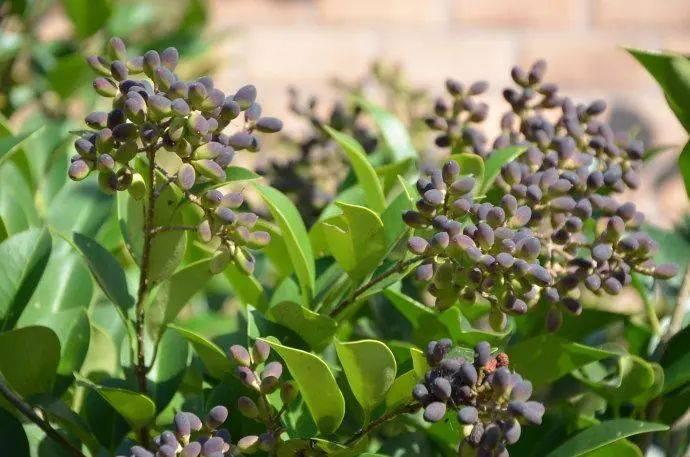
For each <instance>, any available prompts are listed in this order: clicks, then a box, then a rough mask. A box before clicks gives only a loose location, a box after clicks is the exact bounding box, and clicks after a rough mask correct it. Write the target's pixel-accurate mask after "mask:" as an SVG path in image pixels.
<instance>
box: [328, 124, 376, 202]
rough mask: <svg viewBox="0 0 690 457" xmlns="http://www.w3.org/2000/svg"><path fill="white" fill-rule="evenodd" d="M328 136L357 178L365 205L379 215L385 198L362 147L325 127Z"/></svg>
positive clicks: (348, 137) (346, 136) (345, 135)
mask: <svg viewBox="0 0 690 457" xmlns="http://www.w3.org/2000/svg"><path fill="white" fill-rule="evenodd" d="M325 129H326V131H327V132H328V134H329V135H331V137H332V138H333V139H334V140H335V142H336V143H338V145H340V147H341V148H342V149H343V151H344V152H345V155H347V158H348V160H349V161H350V164H351V165H352V168H353V170H354V172H355V175H356V176H357V181H359V184H360V186H362V189H364V193H365V197H366V199H367V204H368V205H369V207H370V208H371V209H372V210H374V211H375V212H376V213H378V214H381V213H382V212H383V210H384V209H385V208H386V197H385V196H384V194H383V187H381V181H379V178H378V176H376V171H375V170H374V167H373V166H372V165H371V163H369V160H368V159H367V156H366V153H365V152H364V149H362V146H361V145H360V144H359V143H358V142H357V140H355V139H354V138H352V137H351V136H349V135H347V134H345V133H342V132H338V131H337V130H334V129H332V128H330V127H328V126H326V127H325Z"/></svg>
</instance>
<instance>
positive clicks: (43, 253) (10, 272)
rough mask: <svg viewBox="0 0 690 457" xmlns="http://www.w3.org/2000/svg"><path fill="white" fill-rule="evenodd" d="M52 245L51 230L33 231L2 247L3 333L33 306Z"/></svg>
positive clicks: (0, 301)
mask: <svg viewBox="0 0 690 457" xmlns="http://www.w3.org/2000/svg"><path fill="white" fill-rule="evenodd" d="M51 244H52V243H51V238H50V233H49V232H48V230H47V229H43V230H39V229H30V230H27V231H25V232H21V233H18V234H16V235H13V236H11V237H9V238H7V239H6V240H5V241H3V242H2V243H0V259H2V261H1V262H0V329H2V328H11V327H12V326H13V325H14V323H15V322H16V321H17V319H18V318H19V316H20V314H21V313H22V311H23V310H24V307H25V306H26V304H27V303H28V302H29V299H30V298H31V295H32V294H33V293H34V290H35V289H36V286H37V285H38V282H39V280H40V279H41V275H42V274H43V271H44V270H45V267H46V264H47V263H48V259H49V257H50V250H51Z"/></svg>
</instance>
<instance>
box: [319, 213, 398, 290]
mask: <svg viewBox="0 0 690 457" xmlns="http://www.w3.org/2000/svg"><path fill="white" fill-rule="evenodd" d="M338 206H339V207H340V209H341V210H342V211H343V214H342V216H336V217H334V218H330V219H327V220H325V221H323V222H321V224H322V225H323V231H324V235H325V239H326V244H327V246H328V250H329V252H330V253H331V254H332V255H333V257H335V259H336V260H337V261H338V263H339V264H340V265H341V266H342V267H343V269H344V270H345V271H346V272H347V273H348V274H349V275H350V277H351V278H352V280H353V281H359V280H361V279H363V278H364V277H366V276H367V275H369V274H370V273H371V272H372V271H374V269H375V268H376V267H377V266H378V265H379V263H380V262H381V260H382V259H383V256H384V255H385V253H386V234H385V232H384V229H383V222H382V221H381V218H380V217H379V216H378V215H377V214H376V213H374V212H373V211H372V210H370V209H368V208H365V207H363V206H356V205H348V204H346V203H338Z"/></svg>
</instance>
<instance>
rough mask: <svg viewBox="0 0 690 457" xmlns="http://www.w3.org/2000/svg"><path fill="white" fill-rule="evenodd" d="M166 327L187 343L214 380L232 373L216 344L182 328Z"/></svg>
mask: <svg viewBox="0 0 690 457" xmlns="http://www.w3.org/2000/svg"><path fill="white" fill-rule="evenodd" d="M168 327H169V328H171V329H173V330H175V331H176V332H178V333H179V334H180V335H182V336H183V337H184V338H185V339H186V340H187V341H189V343H190V344H191V345H192V347H193V348H194V351H195V352H196V354H197V355H198V356H199V358H200V359H201V361H202V362H203V364H204V366H205V367H206V369H207V370H208V372H209V374H210V375H211V376H213V377H214V378H216V379H224V378H226V377H227V376H230V375H231V374H232V373H233V371H234V367H233V364H232V362H230V359H228V357H227V355H225V353H224V352H223V350H222V349H221V348H219V347H218V346H217V345H216V344H214V343H213V342H211V341H209V340H207V339H206V338H204V337H203V336H201V335H198V334H196V333H194V332H192V331H190V330H187V329H184V328H182V327H178V326H176V325H168Z"/></svg>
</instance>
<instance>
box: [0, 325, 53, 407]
mask: <svg viewBox="0 0 690 457" xmlns="http://www.w3.org/2000/svg"><path fill="white" fill-rule="evenodd" d="M0 348H4V350H2V351H0V374H2V376H3V377H4V378H5V380H6V381H7V383H8V384H9V385H10V387H12V388H13V389H14V390H15V391H16V392H17V393H18V394H19V395H21V396H23V397H29V396H31V395H34V394H39V393H46V392H50V390H51V389H52V388H53V381H54V379H55V373H56V372H57V367H58V363H59V362H60V340H58V337H57V335H55V332H53V331H52V330H51V329H49V328H47V327H40V326H31V327H23V328H18V329H14V330H10V331H8V332H5V333H0Z"/></svg>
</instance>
